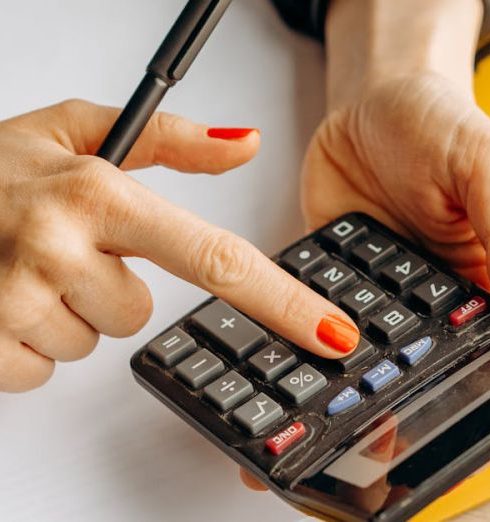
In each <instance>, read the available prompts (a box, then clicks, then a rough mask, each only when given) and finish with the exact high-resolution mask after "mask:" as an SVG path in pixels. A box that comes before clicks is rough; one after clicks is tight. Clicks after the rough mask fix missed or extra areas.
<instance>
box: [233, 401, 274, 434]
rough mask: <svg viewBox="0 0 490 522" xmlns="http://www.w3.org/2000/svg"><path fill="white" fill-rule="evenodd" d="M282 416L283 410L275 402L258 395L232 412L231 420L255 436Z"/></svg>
mask: <svg viewBox="0 0 490 522" xmlns="http://www.w3.org/2000/svg"><path fill="white" fill-rule="evenodd" d="M282 415H283V410H282V408H281V406H280V405H279V404H277V402H275V401H273V400H272V399H271V398H270V397H269V396H268V395H266V394H265V393H259V394H258V395H257V396H256V397H254V398H253V399H252V400H250V401H248V402H246V403H245V404H244V405H243V406H240V407H239V408H237V409H236V410H235V411H234V412H233V420H234V421H235V422H236V423H237V424H238V425H239V426H241V427H242V428H245V430H247V431H248V432H249V433H250V434H252V435H257V433H260V432H261V431H262V430H265V429H266V428H269V427H272V425H273V424H275V423H276V421H278V420H279V419H280V418H281V417H282Z"/></svg>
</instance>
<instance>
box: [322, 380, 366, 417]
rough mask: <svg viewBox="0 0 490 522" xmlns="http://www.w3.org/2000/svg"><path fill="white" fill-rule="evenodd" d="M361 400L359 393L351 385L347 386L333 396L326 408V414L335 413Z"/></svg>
mask: <svg viewBox="0 0 490 522" xmlns="http://www.w3.org/2000/svg"><path fill="white" fill-rule="evenodd" d="M360 402H361V395H360V394H359V392H358V391H357V390H355V389H354V388H353V387H352V386H349V387H347V388H346V389H345V390H344V391H342V392H340V393H339V394H338V395H337V397H335V398H334V399H333V400H332V401H331V402H330V404H329V405H328V408H327V413H328V415H330V416H332V415H337V414H339V413H342V412H343V411H345V410H348V409H349V408H352V407H353V406H355V405H356V404H359V403H360Z"/></svg>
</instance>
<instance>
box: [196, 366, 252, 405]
mask: <svg viewBox="0 0 490 522" xmlns="http://www.w3.org/2000/svg"><path fill="white" fill-rule="evenodd" d="M253 391H254V389H253V386H252V385H251V384H250V383H249V382H248V381H247V380H246V379H244V378H243V377H242V376H241V375H240V374H238V373H237V372H235V371H233V370H232V371H231V372H228V373H226V374H225V375H223V376H222V377H220V378H219V379H218V380H217V381H214V382H213V383H211V384H208V386H206V388H204V397H206V399H208V400H209V401H211V402H212V403H213V404H214V405H215V406H216V407H217V408H218V409H219V410H221V411H223V412H224V411H228V410H230V409H231V408H233V406H236V405H237V404H238V403H239V402H241V401H243V400H244V399H246V398H247V397H249V396H250V395H252V393H253Z"/></svg>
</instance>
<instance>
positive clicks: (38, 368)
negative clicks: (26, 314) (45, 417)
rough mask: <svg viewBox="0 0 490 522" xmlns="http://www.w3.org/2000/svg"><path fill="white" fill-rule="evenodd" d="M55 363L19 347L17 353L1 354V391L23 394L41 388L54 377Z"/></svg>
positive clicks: (22, 346)
mask: <svg viewBox="0 0 490 522" xmlns="http://www.w3.org/2000/svg"><path fill="white" fill-rule="evenodd" d="M54 368H55V363H54V361H53V360H52V359H48V358H46V357H43V356H42V355H39V354H38V353H36V352H34V351H33V350H32V349H31V348H29V347H28V346H26V345H19V346H17V347H16V348H15V352H10V351H9V352H8V353H6V354H4V355H3V356H2V354H0V391H3V392H9V393H21V392H26V391H30V390H34V389H35V388H39V387H40V386H42V385H43V384H45V383H46V382H47V381H49V379H50V378H51V377H52V375H53V372H54Z"/></svg>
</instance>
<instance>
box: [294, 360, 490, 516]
mask: <svg viewBox="0 0 490 522" xmlns="http://www.w3.org/2000/svg"><path fill="white" fill-rule="evenodd" d="M488 419H490V353H487V354H485V355H483V356H482V357H480V358H479V359H477V360H475V361H473V362H472V363H470V364H468V365H467V366H465V367H464V368H462V369H461V370H460V371H458V372H456V373H454V374H453V375H451V376H449V377H447V378H446V379H444V380H443V381H442V382H440V383H438V384H436V385H435V386H433V387H432V388H431V389H429V390H427V391H425V392H424V393H423V394H421V395H420V396H419V397H418V398H416V399H415V400H413V401H412V402H410V403H409V404H408V405H407V406H405V407H404V408H402V409H400V410H399V411H392V412H388V413H386V414H385V415H383V416H382V417H380V418H378V419H376V420H375V421H373V423H372V424H371V426H369V428H368V429H366V430H365V431H364V432H363V434H362V435H361V437H359V438H357V439H356V441H355V442H354V444H353V445H352V446H351V447H350V448H349V449H347V450H346V451H345V452H344V453H343V454H342V455H341V456H340V457H339V458H337V460H335V461H333V462H332V463H331V464H330V465H329V466H328V467H327V468H326V469H324V471H323V472H321V473H319V474H318V475H317V476H316V477H314V478H313V479H310V480H308V481H305V483H304V485H308V487H312V486H313V487H314V489H316V490H317V491H321V492H322V493H324V494H327V495H328V496H332V497H333V498H334V499H335V502H336V504H338V503H339V502H341V503H346V504H348V505H350V506H351V507H357V508H359V509H361V510H362V511H363V512H368V513H370V514H372V513H376V512H377V511H379V510H381V509H386V508H387V507H389V506H390V505H391V504H393V503H394V502H400V501H401V500H402V499H403V497H404V496H406V495H407V494H408V493H410V492H411V491H412V490H413V489H414V488H416V487H417V486H418V485H419V484H421V483H422V482H424V481H425V480H426V479H427V478H429V477H431V476H432V475H433V474H434V473H436V472H437V471H439V470H440V469H442V468H444V467H445V466H446V465H448V464H449V463H450V462H451V461H452V460H454V459H455V458H456V457H458V456H459V455H460V454H462V453H464V452H465V451H466V450H467V449H469V448H471V447H472V446H473V445H475V444H476V443H477V442H479V441H480V440H482V439H483V438H485V437H487V436H489V435H490V421H489V420H488Z"/></svg>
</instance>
